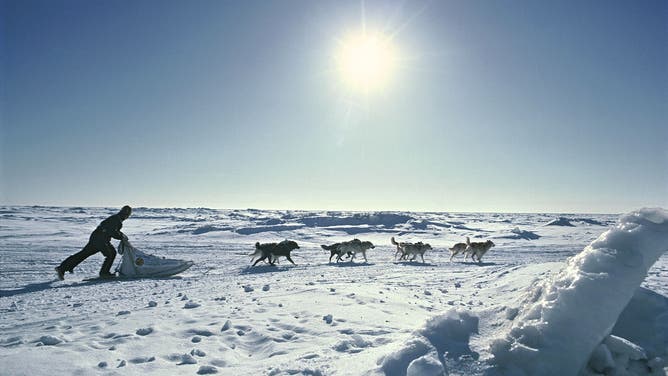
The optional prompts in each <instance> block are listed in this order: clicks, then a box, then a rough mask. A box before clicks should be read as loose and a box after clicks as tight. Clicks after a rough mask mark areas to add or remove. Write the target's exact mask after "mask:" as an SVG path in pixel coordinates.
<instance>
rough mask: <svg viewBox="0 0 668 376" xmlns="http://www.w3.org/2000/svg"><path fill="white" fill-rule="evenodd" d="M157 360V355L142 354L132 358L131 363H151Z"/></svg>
mask: <svg viewBox="0 0 668 376" xmlns="http://www.w3.org/2000/svg"><path fill="white" fill-rule="evenodd" d="M154 361H155V356H151V357H148V356H140V357H137V358H132V359H130V363H132V364H142V363H151V362H154Z"/></svg>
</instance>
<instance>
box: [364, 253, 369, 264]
mask: <svg viewBox="0 0 668 376" xmlns="http://www.w3.org/2000/svg"><path fill="white" fill-rule="evenodd" d="M362 256H364V262H369V260H367V259H366V251H362Z"/></svg>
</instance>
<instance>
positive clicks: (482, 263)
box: [452, 261, 498, 266]
mask: <svg viewBox="0 0 668 376" xmlns="http://www.w3.org/2000/svg"><path fill="white" fill-rule="evenodd" d="M452 263H454V264H460V265H474V266H494V265H498V264H497V263H495V262H476V261H453V262H452Z"/></svg>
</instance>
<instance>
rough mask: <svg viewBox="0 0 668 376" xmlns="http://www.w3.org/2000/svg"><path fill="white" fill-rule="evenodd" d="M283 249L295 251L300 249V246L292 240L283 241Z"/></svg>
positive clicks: (281, 243)
mask: <svg viewBox="0 0 668 376" xmlns="http://www.w3.org/2000/svg"><path fill="white" fill-rule="evenodd" d="M279 244H280V245H281V246H282V247H284V248H286V249H289V250H291V251H292V250H293V249H299V246H298V245H297V242H294V241H292V240H287V239H286V240H283V241H282V242H280V243H279Z"/></svg>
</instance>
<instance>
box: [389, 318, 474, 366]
mask: <svg viewBox="0 0 668 376" xmlns="http://www.w3.org/2000/svg"><path fill="white" fill-rule="evenodd" d="M476 333H478V317H476V316H473V315H472V314H471V313H469V312H467V311H463V310H454V309H453V310H449V311H447V312H446V313H444V314H442V315H439V316H435V317H432V318H431V319H429V320H428V321H427V322H426V323H425V325H424V327H423V328H421V329H419V330H417V331H415V332H414V333H413V335H412V337H411V338H410V339H408V340H407V341H406V342H405V343H404V344H403V345H402V346H401V348H400V349H398V350H397V351H395V352H393V353H391V354H389V355H387V356H385V357H383V358H381V359H380V360H379V361H378V365H379V366H380V370H381V371H382V372H383V373H384V374H385V375H387V376H404V375H443V374H446V375H447V366H446V364H447V363H446V359H445V358H450V359H460V358H462V357H467V358H473V359H477V358H478V353H476V352H474V351H473V350H471V348H470V347H469V339H470V337H471V335H472V334H476Z"/></svg>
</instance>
